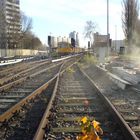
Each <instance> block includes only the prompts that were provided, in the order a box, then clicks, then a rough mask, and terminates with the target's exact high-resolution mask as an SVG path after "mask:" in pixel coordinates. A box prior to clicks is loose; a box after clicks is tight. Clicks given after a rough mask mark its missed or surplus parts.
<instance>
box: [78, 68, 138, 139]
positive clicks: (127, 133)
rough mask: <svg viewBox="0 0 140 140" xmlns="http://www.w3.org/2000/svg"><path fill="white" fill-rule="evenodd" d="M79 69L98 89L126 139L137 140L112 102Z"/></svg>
mask: <svg viewBox="0 0 140 140" xmlns="http://www.w3.org/2000/svg"><path fill="white" fill-rule="evenodd" d="M79 69H80V68H79ZM80 71H81V72H82V73H83V74H84V75H85V77H87V79H88V80H89V81H90V82H91V83H92V84H93V85H94V86H95V87H96V89H97V90H98V91H100V93H98V94H99V96H100V97H101V98H102V99H103V101H104V102H105V103H106V106H107V107H108V108H109V110H110V111H111V112H112V113H113V114H114V117H115V119H116V120H117V121H118V123H119V125H120V126H121V128H122V132H123V133H124V134H125V137H126V139H129V140H139V139H138V138H137V136H136V135H135V134H134V132H133V131H132V130H131V128H130V127H129V126H128V124H127V123H126V122H125V120H124V119H123V118H122V116H121V115H120V113H119V112H118V111H117V110H116V108H115V107H114V106H113V104H112V103H111V102H110V101H109V99H108V98H107V97H106V96H105V95H103V93H102V91H101V90H100V89H99V87H98V86H97V85H96V83H95V82H94V81H93V80H92V79H91V78H90V77H89V76H88V75H87V74H86V73H85V72H84V71H83V70H82V69H80Z"/></svg>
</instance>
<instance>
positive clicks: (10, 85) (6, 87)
mask: <svg viewBox="0 0 140 140" xmlns="http://www.w3.org/2000/svg"><path fill="white" fill-rule="evenodd" d="M61 63H62V62H60V63H58V64H56V65H53V66H50V67H49V68H46V69H44V70H41V71H39V72H36V73H34V74H31V75H30V76H28V75H27V76H24V77H22V78H20V79H18V80H16V81H13V82H11V83H8V84H6V85H4V86H2V87H0V91H4V90H7V89H9V88H11V87H12V86H14V85H17V84H19V83H21V82H23V81H25V80H26V79H27V78H28V77H30V78H31V77H35V76H37V75H39V74H41V73H43V72H45V71H47V70H49V69H52V68H54V67H56V66H58V65H60V64H61Z"/></svg>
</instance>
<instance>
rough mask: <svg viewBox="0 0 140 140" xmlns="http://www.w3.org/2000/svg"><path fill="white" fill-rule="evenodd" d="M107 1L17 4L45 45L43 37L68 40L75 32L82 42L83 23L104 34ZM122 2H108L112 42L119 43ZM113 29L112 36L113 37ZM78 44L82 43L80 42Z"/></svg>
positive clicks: (25, 0) (43, 0)
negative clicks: (66, 37)
mask: <svg viewBox="0 0 140 140" xmlns="http://www.w3.org/2000/svg"><path fill="white" fill-rule="evenodd" d="M106 1H107V0H21V2H20V7H21V10H22V11H23V12H25V14H26V15H28V16H30V17H31V18H32V19H33V32H34V33H35V34H36V35H37V36H38V37H39V38H40V39H41V41H42V42H43V43H47V36H48V35H49V34H50V33H51V34H52V35H54V36H68V35H69V33H70V32H71V31H74V30H75V31H77V32H79V34H80V38H81V39H82V36H83V32H84V26H85V23H86V21H88V20H92V21H95V22H96V23H97V24H98V28H97V31H98V32H99V33H101V34H106V5H107V4H106ZM121 2H122V0H110V2H109V5H110V6H109V7H110V10H109V11H110V12H109V13H110V26H109V28H110V29H109V31H110V34H111V38H112V39H115V38H117V39H123V38H124V35H123V31H122V23H121V13H122V4H121ZM115 26H116V33H117V36H116V35H115ZM81 42H82V43H83V42H84V40H82V41H81Z"/></svg>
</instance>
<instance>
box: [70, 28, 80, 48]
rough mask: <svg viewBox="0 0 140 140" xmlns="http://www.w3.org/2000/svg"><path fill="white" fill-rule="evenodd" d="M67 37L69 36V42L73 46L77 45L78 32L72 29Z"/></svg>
mask: <svg viewBox="0 0 140 140" xmlns="http://www.w3.org/2000/svg"><path fill="white" fill-rule="evenodd" d="M69 38H71V44H72V46H73V47H79V34H78V32H76V31H73V32H71V33H70V34H69Z"/></svg>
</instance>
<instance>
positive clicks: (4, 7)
mask: <svg viewBox="0 0 140 140" xmlns="http://www.w3.org/2000/svg"><path fill="white" fill-rule="evenodd" d="M0 14H1V15H0V48H8V47H9V46H10V47H15V44H16V43H15V42H14V40H13V34H14V35H15V33H20V29H21V23H20V1H19V0H0Z"/></svg>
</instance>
